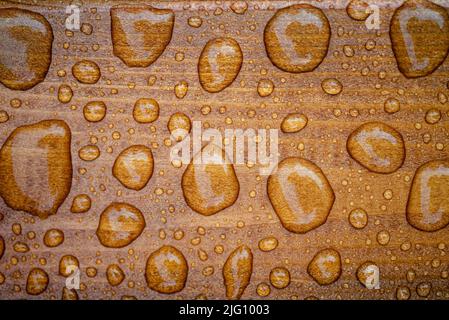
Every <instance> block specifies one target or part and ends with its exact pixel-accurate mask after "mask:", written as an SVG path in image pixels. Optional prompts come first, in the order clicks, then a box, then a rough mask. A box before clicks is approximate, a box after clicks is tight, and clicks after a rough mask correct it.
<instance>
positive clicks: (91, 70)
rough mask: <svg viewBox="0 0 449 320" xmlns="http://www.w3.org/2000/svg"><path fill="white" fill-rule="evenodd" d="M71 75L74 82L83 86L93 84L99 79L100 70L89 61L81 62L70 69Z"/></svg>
mask: <svg viewBox="0 0 449 320" xmlns="http://www.w3.org/2000/svg"><path fill="white" fill-rule="evenodd" d="M72 74H73V76H74V77H75V79H76V80H78V81H79V82H81V83H84V84H95V83H97V82H98V80H99V79H100V77H101V72H100V68H99V67H98V65H97V64H96V63H95V62H93V61H90V60H81V61H78V62H77V63H75V64H74V65H73V67H72Z"/></svg>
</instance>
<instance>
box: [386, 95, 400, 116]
mask: <svg viewBox="0 0 449 320" xmlns="http://www.w3.org/2000/svg"><path fill="white" fill-rule="evenodd" d="M400 109H401V104H400V102H399V100H398V99H395V98H388V99H387V100H385V102H384V110H385V112H386V113H390V114H391V113H396V112H398V111H399V110H400Z"/></svg>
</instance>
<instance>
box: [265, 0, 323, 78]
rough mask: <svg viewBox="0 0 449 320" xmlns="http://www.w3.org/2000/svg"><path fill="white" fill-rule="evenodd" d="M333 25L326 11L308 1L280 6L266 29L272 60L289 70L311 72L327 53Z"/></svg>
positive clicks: (268, 49)
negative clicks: (281, 7)
mask: <svg viewBox="0 0 449 320" xmlns="http://www.w3.org/2000/svg"><path fill="white" fill-rule="evenodd" d="M330 36H331V29H330V26H329V21H328V20H327V18H326V15H325V14H324V13H323V11H322V10H321V9H319V8H316V7H314V6H311V5H309V4H296V5H292V6H290V7H286V8H283V9H280V10H278V11H277V12H276V13H275V14H274V16H273V17H272V18H271V19H270V21H268V24H267V26H266V27H265V32H264V41H265V48H266V50H267V54H268V57H269V58H270V60H271V62H272V63H273V64H274V65H275V66H276V67H278V68H279V69H282V70H284V71H287V72H294V73H299V72H308V71H312V70H314V69H315V68H316V67H318V66H319V65H320V63H321V62H322V61H323V59H324V58H325V57H326V54H327V49H328V46H329V39H330Z"/></svg>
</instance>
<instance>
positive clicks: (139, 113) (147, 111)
mask: <svg viewBox="0 0 449 320" xmlns="http://www.w3.org/2000/svg"><path fill="white" fill-rule="evenodd" d="M133 117H134V120H136V121H137V122H139V123H151V122H154V121H156V120H157V118H159V103H157V101H156V100H154V99H152V98H141V99H139V100H137V101H136V103H135V104H134V109H133Z"/></svg>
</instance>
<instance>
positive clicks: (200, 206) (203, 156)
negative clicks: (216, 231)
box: [182, 143, 240, 216]
mask: <svg viewBox="0 0 449 320" xmlns="http://www.w3.org/2000/svg"><path fill="white" fill-rule="evenodd" d="M239 190H240V185H239V181H238V180H237V176H236V174H235V171H234V166H233V165H232V164H231V163H230V162H229V159H228V158H227V155H226V153H225V151H224V150H222V149H221V148H219V147H218V146H217V145H215V144H213V143H209V144H208V145H206V146H205V147H204V148H203V149H202V151H201V152H199V153H198V154H197V155H195V157H194V158H193V161H192V162H191V163H190V164H189V165H188V166H187V168H186V171H184V174H183V176H182V191H183V194H184V198H185V199H186V202H187V204H188V205H189V207H190V208H192V209H193V210H195V211H196V212H198V213H201V214H202V215H205V216H210V215H212V214H215V213H217V212H219V211H221V210H223V209H226V208H228V207H230V206H231V205H233V204H234V202H235V201H236V200H237V197H238V195H239Z"/></svg>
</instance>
